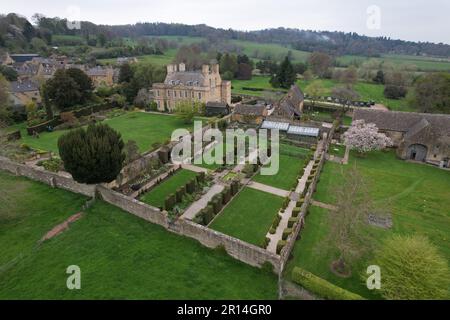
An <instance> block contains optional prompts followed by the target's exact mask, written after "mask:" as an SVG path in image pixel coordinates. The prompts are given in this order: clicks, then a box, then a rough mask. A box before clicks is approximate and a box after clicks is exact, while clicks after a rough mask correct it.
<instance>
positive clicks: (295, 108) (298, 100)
mask: <svg viewBox="0 0 450 320" xmlns="http://www.w3.org/2000/svg"><path fill="white" fill-rule="evenodd" d="M304 100H305V97H304V95H303V92H302V91H301V90H300V88H299V87H298V86H297V85H292V86H291V88H290V89H289V91H288V93H287V94H286V95H285V96H284V97H283V98H282V99H281V100H280V101H279V102H278V103H277V104H275V106H274V110H273V112H272V114H271V117H272V118H278V119H286V120H295V119H297V120H298V119H300V116H301V114H302V112H303V104H304Z"/></svg>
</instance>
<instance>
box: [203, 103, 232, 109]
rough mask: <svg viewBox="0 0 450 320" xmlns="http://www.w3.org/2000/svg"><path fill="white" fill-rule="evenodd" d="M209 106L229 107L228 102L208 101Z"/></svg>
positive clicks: (207, 105)
mask: <svg viewBox="0 0 450 320" xmlns="http://www.w3.org/2000/svg"><path fill="white" fill-rule="evenodd" d="M206 107H207V108H226V107H228V105H227V103H226V102H218V101H208V102H207V103H206Z"/></svg>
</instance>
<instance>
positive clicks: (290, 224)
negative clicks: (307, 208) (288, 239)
mask: <svg viewBox="0 0 450 320" xmlns="http://www.w3.org/2000/svg"><path fill="white" fill-rule="evenodd" d="M298 220H299V219H298V218H289V220H288V228H293V227H294V225H295V224H296V223H297V222H298Z"/></svg>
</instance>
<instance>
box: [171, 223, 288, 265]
mask: <svg viewBox="0 0 450 320" xmlns="http://www.w3.org/2000/svg"><path fill="white" fill-rule="evenodd" d="M169 230H170V231H173V232H175V233H178V234H181V235H184V236H187V237H189V238H193V239H196V240H198V241H199V242H200V243H201V244H203V245H204V246H206V247H209V248H216V247H217V246H223V247H224V248H225V250H226V251H227V253H228V254H229V255H230V256H232V257H234V258H235V259H237V260H240V261H242V262H245V263H247V264H249V265H252V266H255V267H261V266H262V265H263V264H264V263H266V262H269V263H270V264H272V266H273V268H274V272H276V273H279V272H280V270H281V267H280V257H279V256H278V255H276V254H273V253H271V252H269V251H267V250H265V249H262V248H260V247H257V246H255V245H252V244H250V243H247V242H244V241H242V240H239V239H236V238H233V237H231V236H228V235H226V234H223V233H220V232H218V231H215V230H212V229H209V228H207V227H204V226H202V225H199V224H196V223H194V222H192V221H189V220H184V219H179V220H177V221H176V222H175V223H173V224H171V225H169Z"/></svg>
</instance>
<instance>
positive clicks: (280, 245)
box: [277, 240, 287, 254]
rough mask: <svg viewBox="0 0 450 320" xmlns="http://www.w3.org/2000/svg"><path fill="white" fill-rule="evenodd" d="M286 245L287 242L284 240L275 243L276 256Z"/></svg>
mask: <svg viewBox="0 0 450 320" xmlns="http://www.w3.org/2000/svg"><path fill="white" fill-rule="evenodd" d="M286 243H287V242H286V241H285V240H280V241H278V243H277V254H280V252H281V250H282V249H283V248H284V246H285V245H286Z"/></svg>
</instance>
